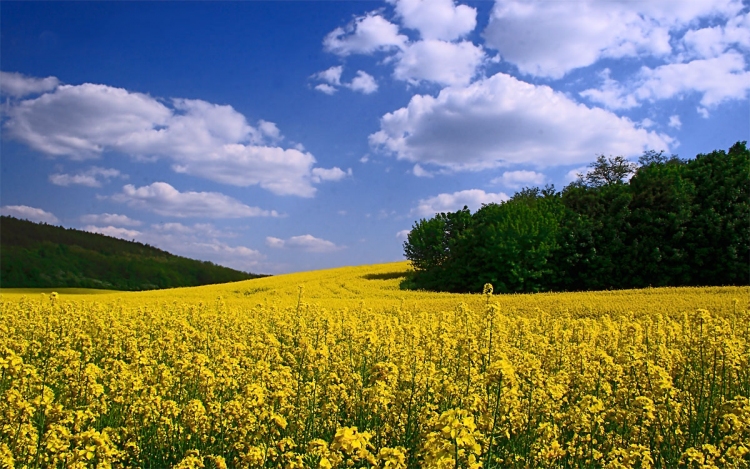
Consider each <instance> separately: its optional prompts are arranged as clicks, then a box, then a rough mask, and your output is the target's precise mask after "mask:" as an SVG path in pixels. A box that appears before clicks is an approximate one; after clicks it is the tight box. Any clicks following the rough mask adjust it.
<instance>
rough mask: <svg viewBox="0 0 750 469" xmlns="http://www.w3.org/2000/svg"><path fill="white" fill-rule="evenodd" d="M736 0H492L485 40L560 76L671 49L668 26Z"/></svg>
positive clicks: (727, 12)
mask: <svg viewBox="0 0 750 469" xmlns="http://www.w3.org/2000/svg"><path fill="white" fill-rule="evenodd" d="M741 9H742V2H741V1H739V0H706V1H701V2H678V1H667V2H601V1H597V0H584V1H579V2H575V3H574V4H571V3H568V2H527V1H523V0H497V1H496V2H495V6H494V8H493V10H492V14H491V16H490V21H489V24H488V26H487V28H486V29H485V31H484V38H485V44H486V45H487V46H488V47H491V48H493V49H496V50H498V51H499V52H500V54H501V55H502V57H503V59H505V60H506V61H508V62H510V63H513V64H515V65H516V66H517V67H518V69H519V70H520V71H521V72H522V73H526V74H530V75H536V76H544V77H551V78H561V77H562V76H564V75H565V74H566V73H568V72H569V71H571V70H573V69H576V68H579V67H586V66H588V65H591V64H593V63H594V62H596V61H597V60H599V59H600V58H622V57H634V56H638V55H644V54H645V55H650V56H653V57H665V56H667V55H669V54H670V53H672V46H671V45H670V32H671V31H679V30H681V29H684V28H685V27H687V26H688V25H691V24H694V23H695V22H697V21H698V20H699V19H701V18H714V17H720V18H727V17H731V16H733V15H735V14H736V13H738V12H739V11H740V10H741Z"/></svg>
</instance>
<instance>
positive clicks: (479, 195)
mask: <svg viewBox="0 0 750 469" xmlns="http://www.w3.org/2000/svg"><path fill="white" fill-rule="evenodd" d="M509 198H510V197H508V195H507V194H505V193H504V192H499V193H492V192H485V191H483V190H481V189H469V190H465V191H459V192H454V193H452V194H445V193H444V194H438V195H436V196H434V197H429V198H427V199H421V200H420V201H419V203H418V204H417V206H416V207H415V208H413V209H412V210H411V215H417V216H420V217H431V216H433V215H435V214H436V213H441V212H455V211H456V210H460V209H462V208H463V207H464V206H467V207H469V209H470V210H472V211H474V210H477V209H479V208H480V207H481V206H482V204H490V203H501V202H505V201H506V200H508V199H509Z"/></svg>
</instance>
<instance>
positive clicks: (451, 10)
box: [387, 0, 477, 41]
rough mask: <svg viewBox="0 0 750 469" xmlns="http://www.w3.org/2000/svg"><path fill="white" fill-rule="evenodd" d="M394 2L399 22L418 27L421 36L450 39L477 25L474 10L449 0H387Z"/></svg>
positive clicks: (462, 34) (463, 34)
mask: <svg viewBox="0 0 750 469" xmlns="http://www.w3.org/2000/svg"><path fill="white" fill-rule="evenodd" d="M387 1H388V3H391V4H393V5H394V7H395V9H396V14H397V15H398V16H399V18H400V19H401V24H403V25H404V26H405V27H407V28H410V29H416V30H417V31H419V34H420V36H421V37H422V38H423V39H441V40H445V41H452V40H455V39H458V38H460V37H462V36H465V35H467V34H469V33H470V32H471V31H473V30H474V28H475V27H476V25H477V10H476V9H475V8H471V7H469V6H466V5H456V4H455V3H454V2H453V0H387Z"/></svg>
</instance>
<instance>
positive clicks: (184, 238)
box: [83, 223, 273, 273]
mask: <svg viewBox="0 0 750 469" xmlns="http://www.w3.org/2000/svg"><path fill="white" fill-rule="evenodd" d="M102 224H103V223H102ZM83 230H84V231H88V232H91V233H99V234H103V235H107V236H112V237H115V238H121V239H126V240H136V241H138V242H141V243H147V244H150V245H152V246H156V247H158V248H159V249H163V250H165V251H167V252H170V253H172V254H177V255H180V256H184V257H188V258H190V259H200V260H208V261H211V262H214V263H216V264H219V265H224V266H227V267H231V268H234V269H239V270H244V271H250V272H256V273H257V272H259V271H261V270H263V269H267V268H273V267H272V266H270V265H267V264H265V263H264V259H265V256H263V255H262V254H261V253H260V252H259V251H257V250H255V249H251V248H249V247H247V246H231V245H229V244H227V243H226V242H224V241H222V240H220V239H218V238H220V237H222V236H225V233H226V232H225V231H224V230H219V229H217V228H216V227H214V226H213V225H211V224H208V223H196V224H194V225H183V224H182V223H158V224H153V225H151V226H150V227H148V228H145V229H142V230H133V229H127V228H122V227H117V226H112V225H108V226H98V225H88V226H85V227H83Z"/></svg>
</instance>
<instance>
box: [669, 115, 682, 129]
mask: <svg viewBox="0 0 750 469" xmlns="http://www.w3.org/2000/svg"><path fill="white" fill-rule="evenodd" d="M668 125H669V126H670V127H672V128H675V129H680V128H681V127H682V121H681V120H680V116H678V115H674V116H669V124H668Z"/></svg>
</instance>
